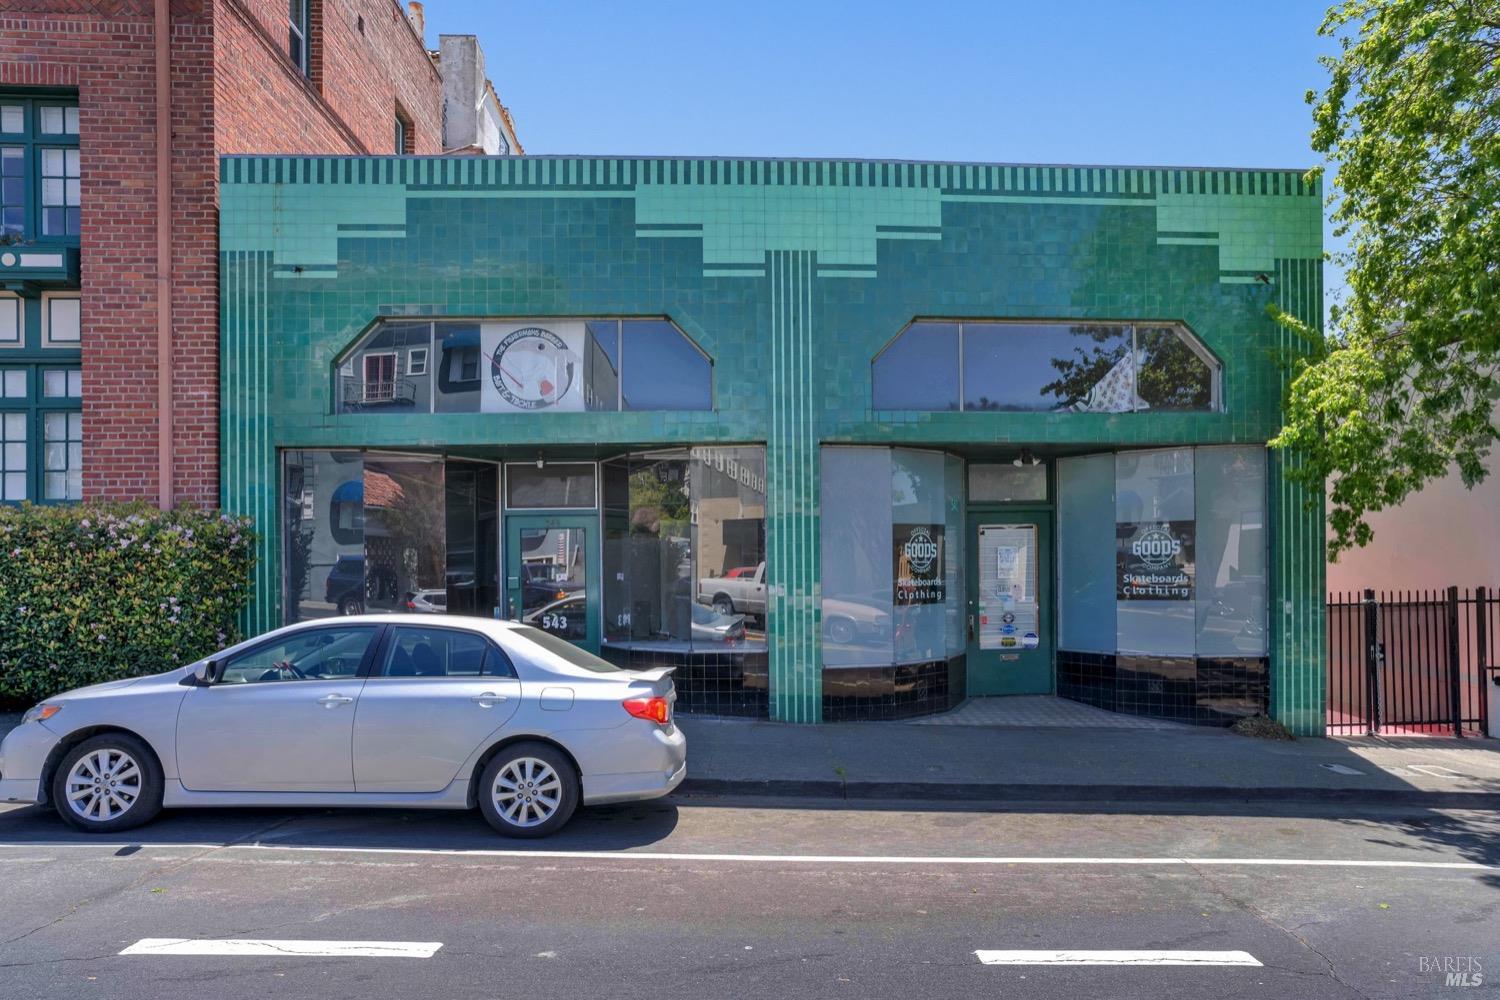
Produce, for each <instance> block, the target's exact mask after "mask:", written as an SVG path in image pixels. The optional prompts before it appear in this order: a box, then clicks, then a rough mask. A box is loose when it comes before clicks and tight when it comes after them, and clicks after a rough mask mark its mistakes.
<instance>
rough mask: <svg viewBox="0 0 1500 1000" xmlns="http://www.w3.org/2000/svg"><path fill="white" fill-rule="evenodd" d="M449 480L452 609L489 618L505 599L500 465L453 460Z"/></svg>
mask: <svg viewBox="0 0 1500 1000" xmlns="http://www.w3.org/2000/svg"><path fill="white" fill-rule="evenodd" d="M443 480H444V482H443V485H444V490H445V493H446V520H447V550H448V551H447V557H448V559H447V573H446V578H447V586H448V594H447V611H448V613H449V614H455V615H477V616H480V617H489V616H490V615H492V614H494V611H495V608H496V606H497V605H499V603H500V563H499V558H498V554H499V532H500V518H499V510H498V508H499V504H498V502H497V501H498V499H499V488H500V469H499V466H496V465H491V464H489V463H486V462H458V461H450V462H449V463H448V467H447V470H446V471H445V473H444V476H443Z"/></svg>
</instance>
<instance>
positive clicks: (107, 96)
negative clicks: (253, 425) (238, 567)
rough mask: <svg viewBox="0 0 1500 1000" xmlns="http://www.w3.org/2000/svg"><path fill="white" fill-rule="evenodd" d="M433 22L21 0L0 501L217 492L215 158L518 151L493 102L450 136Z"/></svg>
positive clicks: (1, 100) (2, 262) (11, 150)
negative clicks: (431, 37) (431, 36)
mask: <svg viewBox="0 0 1500 1000" xmlns="http://www.w3.org/2000/svg"><path fill="white" fill-rule="evenodd" d="M422 31H423V23H422V10H421V5H420V4H412V6H411V9H410V10H409V11H403V10H402V9H401V8H400V7H399V6H398V5H397V4H396V3H394V2H392V0H292V3H291V4H290V7H289V5H288V3H287V0H9V2H8V3H7V4H6V5H5V10H4V11H3V12H0V500H4V501H18V500H25V499H31V500H35V501H39V502H47V501H56V500H74V499H81V498H88V499H109V500H126V499H140V498H143V499H149V500H151V501H153V502H159V503H161V504H163V505H172V504H177V503H182V502H193V503H199V504H209V505H213V504H216V503H217V502H218V494H219V486H218V484H219V468H218V436H219V416H218V411H219V391H220V390H219V374H220V373H219V360H218V354H219V349H218V348H219V296H218V288H219V283H218V256H217V249H218V209H217V206H218V157H219V155H220V154H224V153H243V152H263V153H281V154H304V153H309V154H310V153H319V154H358V155H369V154H382V153H414V154H424V153H425V154H436V153H442V152H444V151H445V150H448V149H454V150H457V151H462V152H519V151H520V146H519V144H518V143H517V142H516V141H515V135H514V130H513V127H512V126H511V123H510V118H509V114H508V113H507V112H505V109H504V108H503V106H501V105H499V102H498V100H494V101H488V100H486V101H485V102H483V106H482V107H481V113H480V114H477V115H475V114H470V115H469V116H468V117H467V120H468V121H470V122H473V123H474V124H473V125H472V126H471V131H473V132H474V133H475V134H467V135H466V134H461V133H460V134H456V135H455V134H451V133H452V129H450V130H449V132H450V134H449V135H445V134H444V112H443V108H444V101H445V98H446V97H449V96H450V95H449V94H445V81H444V80H443V78H442V75H441V74H440V72H439V69H438V60H437V58H436V55H435V54H434V53H429V52H428V50H427V48H426V45H425V42H424V40H423V37H422ZM456 37H459V38H467V37H468V36H456ZM444 44H447V40H446V38H445V41H444ZM474 49H475V57H471V58H468V59H466V60H465V62H464V66H465V67H468V68H470V69H471V70H472V69H476V68H477V71H478V72H481V73H482V71H483V58H482V55H478V53H477V46H475V47H474ZM455 62H456V60H455ZM450 76H456V74H452V73H450ZM487 84H488V81H482V82H481V83H480V85H479V86H478V87H476V85H475V83H474V81H468V80H460V79H456V78H455V79H454V80H452V81H450V82H448V83H447V84H446V87H447V89H448V90H449V91H451V92H452V93H474V92H476V91H477V92H481V93H484V92H486V91H487V95H488V96H492V95H493V88H488V87H487ZM163 121H169V122H170V128H168V129H163V128H161V127H159V123H160V122H163ZM497 122H498V123H499V124H498V129H497V124H496V123H497ZM486 125H488V128H489V133H490V135H489V139H490V141H489V142H488V143H486V142H485V141H483V140H484V136H483V135H481V134H479V133H480V132H481V130H482V129H483V128H484V126H486ZM497 135H498V136H499V137H500V138H501V139H503V148H499V145H498V144H497V142H496V141H495V139H496V136H497ZM163 206H167V209H166V211H165V212H163V211H162V207H163Z"/></svg>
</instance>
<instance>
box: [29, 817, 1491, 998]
mask: <svg viewBox="0 0 1500 1000" xmlns="http://www.w3.org/2000/svg"><path fill="white" fill-rule="evenodd" d="M1319 808H1320V807H1299V808H1298V809H1296V810H1295V811H1282V812H1278V811H1276V810H1274V809H1270V808H1267V807H1262V806H1257V807H1255V808H1254V809H1253V811H1251V810H1249V809H1246V810H1242V811H1235V810H1234V809H1220V808H1216V809H1215V810H1214V812H1213V813H1212V814H1201V813H1195V812H1194V811H1192V810H1189V809H1184V808H1178V809H1167V808H1166V807H1163V808H1162V809H1160V810H1157V809H1152V808H1150V807H1144V806H1132V807H1131V810H1130V811H1122V812H1116V813H1108V812H1100V811H1099V810H1098V809H1097V808H1095V807H1090V809H1089V811H1079V812H1067V811H1061V810H1060V809H1059V808H1058V807H1055V806H1046V807H1036V808H1035V809H1032V810H1028V809H1027V808H1025V807H1014V806H1013V807H1009V808H1005V809H995V808H991V809H981V808H969V807H964V808H956V807H955V808H932V807H925V806H924V807H922V808H920V809H916V808H908V807H903V806H902V805H901V804H897V803H892V804H890V805H889V806H888V807H886V808H880V809H870V808H868V807H862V808H849V807H847V806H845V805H843V804H839V803H817V802H802V803H797V804H796V807H795V808H787V809H780V808H767V807H766V806H765V805H764V804H763V803H759V804H758V803H754V802H750V801H745V802H738V803H736V802H733V801H720V800H680V801H669V802H665V803H656V804H649V805H641V806H630V807H616V808H608V809H597V810H591V811H588V812H586V813H584V814H582V815H581V816H580V817H579V819H578V820H576V821H575V823H574V824H573V825H572V826H571V827H569V829H568V830H566V831H564V833H563V834H562V835H561V836H559V837H557V838H554V839H552V840H549V841H545V842H542V843H539V844H521V843H518V842H514V841H506V840H503V839H500V838H497V837H495V836H493V835H492V834H491V833H490V832H489V830H488V828H487V827H485V826H484V825H483V823H482V822H481V821H480V820H479V819H478V817H477V816H472V815H465V814H431V813H429V814H421V813H393V812H374V811H360V812H343V813H335V812H323V811H300V812H295V811H275V812H272V811H261V810H257V811H220V812H212V813H208V812H204V813H190V812H178V813H174V814H168V815H166V816H164V817H163V818H162V819H161V820H159V821H158V822H157V823H155V824H153V825H151V826H149V827H147V828H144V829H141V830H137V831H133V832H132V833H131V834H130V835H128V836H126V837H119V838H108V839H96V838H90V837H85V836H82V835H79V834H74V833H72V832H71V831H69V830H68V829H67V828H65V827H63V826H62V824H61V823H60V822H59V821H57V820H56V819H55V818H54V817H53V816H52V815H51V814H50V813H47V812H44V811H42V810H38V809H35V808H16V807H6V808H3V809H0V997H6V998H9V997H27V998H47V997H67V998H70V1000H73V998H80V997H82V998H94V997H98V998H114V997H130V998H137V997H138V998H164V1000H165V998H192V1000H199V998H206V997H213V998H217V1000H234V998H255V1000H264V998H266V997H268V996H274V997H298V998H324V997H330V998H331V997H358V998H371V997H403V998H412V1000H426V998H469V997H475V998H479V997H483V998H499V997H521V996H525V997H570V998H579V997H588V998H595V997H601V998H602V997H608V998H614V997H652V998H671V997H694V998H704V997H724V998H736V1000H738V998H748V997H757V998H760V997H765V998H782V997H786V998H792V997H795V998H799V1000H801V998H808V997H825V996H826V997H851V998H861V1000H863V998H870V997H892V998H896V997H899V998H902V1000H909V998H914V997H928V996H934V997H936V996H941V997H1001V996H1004V997H1015V996H1024V997H1059V998H1060V997H1067V998H1070V1000H1071V998H1076V997H1085V996H1099V997H1142V998H1145V997H1150V998H1167V997H1184V998H1187V997H1191V998H1195V1000H1196V998H1202V997H1208V996H1213V997H1242V996H1243V997H1249V996H1254V997H1286V998H1297V1000H1304V998H1309V997H1317V998H1324V997H1327V998H1338V997H1403V998H1405V997H1448V998H1452V997H1455V996H1466V995H1470V994H1474V995H1493V994H1494V993H1495V992H1500V986H1497V984H1500V933H1497V930H1500V815H1496V814H1493V813H1457V812H1435V811H1401V812H1367V813H1363V814H1358V815H1356V814H1351V813H1350V812H1349V810H1348V809H1347V807H1340V808H1339V809H1337V810H1331V809H1330V810H1324V811H1321V812H1320V811H1319ZM147 939H211V940H214V941H222V940H231V939H232V940H248V941H251V942H269V943H255V944H251V945H247V946H240V947H251V948H256V949H260V950H263V951H266V952H268V953H267V954H255V955H187V956H184V955H175V954H158V953H147V954H130V955H121V954H119V953H120V952H121V951H122V950H125V949H127V948H129V947H131V946H133V945H137V944H138V942H142V941H143V940H147ZM308 942H325V943H326V944H321V945H309V944H308ZM354 942H386V943H390V942H397V943H401V944H400V945H392V944H381V945H378V946H375V947H374V948H373V950H374V951H375V952H376V954H373V955H358V956H349V955H335V956H332V957H323V956H308V955H300V954H292V953H290V952H291V951H292V950H297V949H302V948H307V947H322V948H327V949H330V950H334V951H337V950H339V949H343V948H347V947H348V946H349V945H350V944H351V943H354ZM435 945H440V947H437V948H436V949H435V950H433V946H435ZM413 946H415V951H416V952H417V953H419V954H420V953H423V952H426V953H430V957H393V956H391V955H388V954H385V953H383V952H382V951H381V949H386V950H389V949H391V948H396V947H403V948H411V947H413ZM143 947H144V948H145V950H147V951H148V952H150V951H151V950H152V949H159V948H160V947H161V946H160V945H159V944H151V943H150V942H149V941H148V943H147V944H146V945H145V946H143ZM210 948H211V950H224V946H222V945H219V944H213V945H211V946H210ZM1018 950H1025V951H1041V950H1046V951H1057V952H1069V953H1071V952H1075V951H1078V950H1088V951H1102V950H1107V951H1111V952H1119V951H1128V952H1132V953H1145V952H1172V953H1181V952H1184V951H1190V952H1214V953H1220V952H1228V953H1244V954H1245V956H1247V957H1248V958H1249V959H1250V960H1251V961H1253V962H1255V963H1258V964H1246V965H1206V966H1205V965H1190V966H1184V965H1157V964H1130V965H1119V964H1108V965H1038V964H1018V965H1011V964H1005V965H989V964H984V963H982V962H981V961H980V959H979V957H977V955H976V953H977V952H988V951H1001V952H1011V951H1018ZM1035 957H1036V956H1026V961H1028V962H1032V961H1034V960H1035ZM1063 957H1073V958H1076V957H1077V956H1063ZM1219 957H1220V958H1222V956H1219ZM1108 958H1109V960H1110V961H1115V962H1118V961H1122V960H1124V961H1131V962H1136V963H1139V962H1141V961H1148V960H1154V959H1153V956H1151V955H1142V954H1135V955H1132V956H1131V957H1129V958H1124V959H1122V958H1121V956H1119V955H1113V956H1108ZM1238 960H1240V961H1243V960H1244V959H1243V958H1241V959H1238ZM1445 964H1446V965H1447V966H1448V968H1450V969H1458V968H1461V969H1462V970H1463V971H1465V972H1467V973H1468V975H1469V979H1468V980H1467V981H1469V982H1472V981H1473V975H1474V974H1476V973H1477V974H1478V975H1480V976H1481V977H1482V978H1483V985H1482V986H1471V987H1460V986H1457V985H1448V980H1447V976H1446V974H1445V972H1444V971H1442V966H1443V965H1445Z"/></svg>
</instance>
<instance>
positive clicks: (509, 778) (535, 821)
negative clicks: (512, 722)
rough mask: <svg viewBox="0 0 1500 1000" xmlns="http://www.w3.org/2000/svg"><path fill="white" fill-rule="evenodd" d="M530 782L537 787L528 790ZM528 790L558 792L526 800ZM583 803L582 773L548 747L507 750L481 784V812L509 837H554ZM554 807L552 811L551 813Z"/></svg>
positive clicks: (521, 746)
mask: <svg viewBox="0 0 1500 1000" xmlns="http://www.w3.org/2000/svg"><path fill="white" fill-rule="evenodd" d="M548 772H550V774H549V773H548ZM528 781H530V782H534V783H535V785H536V786H537V787H536V788H535V789H530V788H528V787H527V782H528ZM502 782H505V784H502ZM554 784H555V789H554V788H552V787H551V786H552V785H554ZM528 791H531V792H533V793H546V792H548V791H554V792H555V797H550V798H549V797H548V796H547V795H546V794H534V795H533V796H532V797H527V795H526V793H527V792H528ZM578 800H579V787H578V772H576V771H575V770H574V769H573V764H572V762H571V761H569V760H568V758H567V756H566V755H564V754H563V752H562V751H561V750H558V749H557V748H556V747H553V746H548V745H547V744H545V743H515V744H512V745H511V746H508V747H506V748H505V749H504V750H501V751H500V752H499V753H497V754H496V755H495V756H494V757H493V758H491V759H490V762H489V763H488V764H486V765H485V768H484V773H483V774H482V775H481V776H480V779H479V811H480V812H481V813H483V814H484V818H485V820H486V821H487V822H488V823H489V824H490V826H492V827H494V828H495V829H496V830H497V831H499V832H500V833H502V834H504V835H505V836H507V837H526V838H535V837H548V836H551V835H552V834H554V833H556V832H557V831H558V830H561V829H562V828H563V826H564V825H566V824H567V822H568V820H569V819H570V818H571V817H572V815H573V810H575V809H577V808H578ZM549 803H550V804H551V812H546V809H547V807H548V804H549Z"/></svg>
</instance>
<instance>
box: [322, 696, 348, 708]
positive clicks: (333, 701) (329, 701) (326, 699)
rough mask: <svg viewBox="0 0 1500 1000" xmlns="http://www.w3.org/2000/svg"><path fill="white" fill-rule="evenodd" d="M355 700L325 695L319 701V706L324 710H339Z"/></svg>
mask: <svg viewBox="0 0 1500 1000" xmlns="http://www.w3.org/2000/svg"><path fill="white" fill-rule="evenodd" d="M353 700H354V699H353V698H349V697H346V696H344V695H341V694H325V695H324V696H323V697H321V698H319V699H318V704H319V705H322V706H323V707H324V708H338V707H339V706H340V705H347V704H349V703H350V702H351V701H353Z"/></svg>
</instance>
